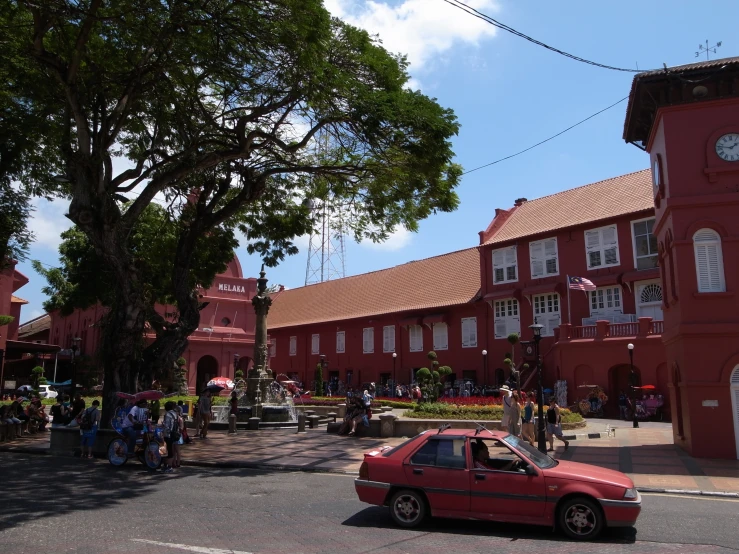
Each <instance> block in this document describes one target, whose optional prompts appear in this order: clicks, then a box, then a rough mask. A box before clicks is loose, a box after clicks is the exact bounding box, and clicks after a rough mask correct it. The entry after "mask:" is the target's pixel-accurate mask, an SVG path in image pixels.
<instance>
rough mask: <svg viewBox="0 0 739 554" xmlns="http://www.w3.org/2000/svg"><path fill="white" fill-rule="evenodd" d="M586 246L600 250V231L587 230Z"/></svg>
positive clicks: (588, 248)
mask: <svg viewBox="0 0 739 554" xmlns="http://www.w3.org/2000/svg"><path fill="white" fill-rule="evenodd" d="M585 248H586V249H587V250H588V252H590V251H591V250H600V233H599V232H598V230H597V229H596V230H595V231H585Z"/></svg>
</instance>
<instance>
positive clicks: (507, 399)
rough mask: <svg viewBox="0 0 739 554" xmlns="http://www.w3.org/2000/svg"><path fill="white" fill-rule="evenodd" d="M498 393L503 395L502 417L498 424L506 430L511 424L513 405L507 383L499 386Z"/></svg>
mask: <svg viewBox="0 0 739 554" xmlns="http://www.w3.org/2000/svg"><path fill="white" fill-rule="evenodd" d="M500 394H502V395H503V418H502V419H501V420H500V425H501V427H502V428H503V429H506V430H508V428H509V426H510V424H511V407H512V406H513V400H512V399H511V389H510V388H508V385H503V386H502V387H500Z"/></svg>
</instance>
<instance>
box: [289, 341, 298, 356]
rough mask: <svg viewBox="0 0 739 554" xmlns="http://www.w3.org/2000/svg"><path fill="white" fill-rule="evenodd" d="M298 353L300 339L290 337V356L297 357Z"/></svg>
mask: <svg viewBox="0 0 739 554" xmlns="http://www.w3.org/2000/svg"><path fill="white" fill-rule="evenodd" d="M297 352H298V337H290V355H291V356H295V355H296V354H297Z"/></svg>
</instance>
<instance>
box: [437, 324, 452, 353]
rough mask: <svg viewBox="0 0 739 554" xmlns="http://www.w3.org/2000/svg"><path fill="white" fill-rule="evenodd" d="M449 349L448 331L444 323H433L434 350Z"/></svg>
mask: <svg viewBox="0 0 739 554" xmlns="http://www.w3.org/2000/svg"><path fill="white" fill-rule="evenodd" d="M448 349H449V333H448V327H447V325H446V323H436V324H435V325H434V350H448Z"/></svg>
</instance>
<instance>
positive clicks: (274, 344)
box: [269, 339, 277, 358]
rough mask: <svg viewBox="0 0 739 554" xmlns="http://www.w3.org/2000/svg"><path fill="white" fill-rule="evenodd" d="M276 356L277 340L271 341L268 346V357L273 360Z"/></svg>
mask: <svg viewBox="0 0 739 554" xmlns="http://www.w3.org/2000/svg"><path fill="white" fill-rule="evenodd" d="M275 356H277V339H271V341H270V345H269V357H270V358H274V357H275Z"/></svg>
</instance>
